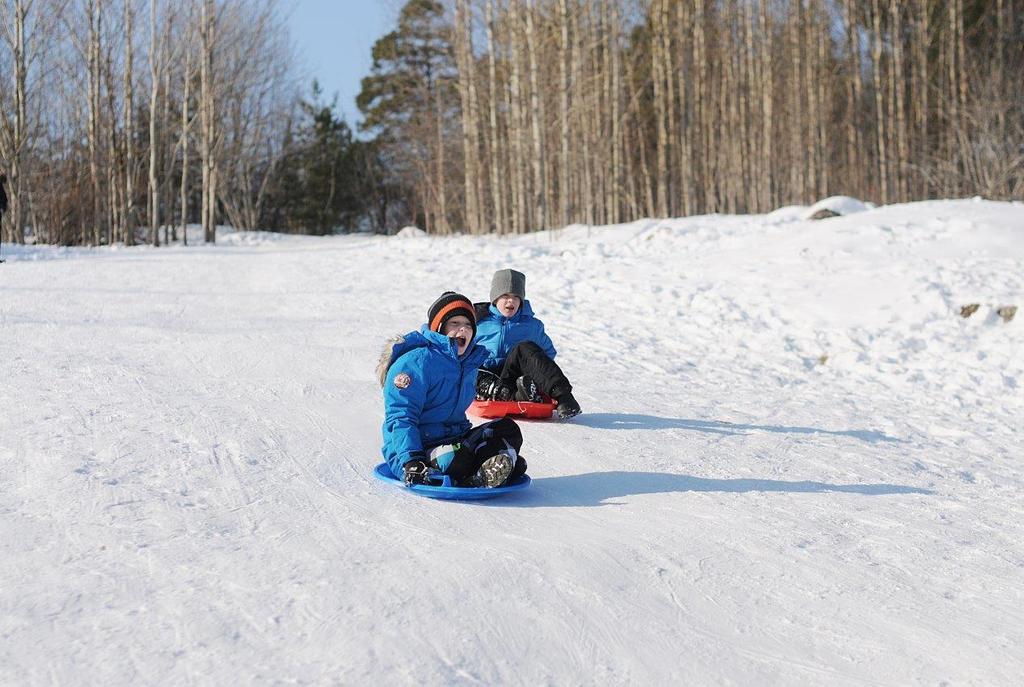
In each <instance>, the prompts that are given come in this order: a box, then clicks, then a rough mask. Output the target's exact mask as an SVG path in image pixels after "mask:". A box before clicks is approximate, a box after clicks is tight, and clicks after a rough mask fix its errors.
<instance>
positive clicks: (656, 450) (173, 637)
mask: <svg viewBox="0 0 1024 687" xmlns="http://www.w3.org/2000/svg"><path fill="white" fill-rule="evenodd" d="M4 255H5V256H6V257H7V258H8V262H7V263H6V264H4V265H0V405H2V412H0V637H2V639H3V641H2V642H0V684H5V685H37V684H38V685H42V684H96V685H101V684H102V685H108V684H117V685H136V684H208V685H228V684H231V685H235V684H301V685H315V684H353V685H356V684H426V685H449V684H510V685H541V684H551V685H566V684H601V685H606V684H635V685H653V684H663V685H667V684H716V685H721V684H735V685H755V684H758V685H760V684H782V685H821V684H830V685H875V684H885V685H909V684H922V685H937V684H947V683H948V684H977V685H1015V684H1019V680H1020V677H1021V675H1022V674H1024V476H1022V469H1021V466H1022V463H1021V458H1022V453H1024V451H1022V449H1024V442H1022V440H1021V435H1020V433H1019V432H1020V421H1021V418H1022V417H1024V390H1022V386H1024V358H1022V356H1021V351H1022V350H1024V349H1022V339H1024V329H1022V327H1024V315H1019V316H1018V317H1016V318H1015V319H1013V320H1011V321H1009V322H1004V321H1003V319H1002V318H1000V317H999V316H997V315H996V313H995V310H996V309H997V308H999V307H1001V306H1004V305H1022V304H1024V205H1022V204H1020V203H996V202H986V201H970V200H962V201H961V200H956V201H931V202H921V203H912V204H907V205H895V206H886V207H880V208H877V209H870V210H867V211H864V212H859V213H857V214H855V215H852V216H849V217H839V218H834V219H831V220H829V221H828V222H803V221H785V222H781V221H779V218H778V216H776V217H775V218H773V217H772V216H770V215H763V216H743V217H738V216H703V217H693V218H687V219H673V220H644V221H638V222H633V223H631V224H625V225H619V226H611V227H585V226H573V227H568V228H566V229H564V230H561V231H556V232H551V233H542V234H535V235H530V236H523V237H516V238H496V237H495V238H472V237H455V238H444V239H438V238H431V239H426V240H422V241H402V240H395V239H392V238H385V237H373V236H352V237H327V238H300V237H283V236H274V235H271V234H248V235H247V234H236V235H234V238H231V239H228V240H224V241H222V242H220V243H218V244H217V245H216V246H189V247H178V246H171V247H165V248H160V249H153V248H148V247H136V248H123V247H122V248H120V249H116V250H115V249H91V250H90V249H55V248H47V247H41V246H33V247H14V248H12V247H10V246H7V245H5V246H4ZM52 258H60V259H52ZM505 267H514V268H516V269H519V270H522V271H524V272H525V273H526V274H527V277H528V280H527V295H528V297H529V298H530V300H531V302H532V304H533V307H534V310H535V311H536V312H537V314H538V316H539V317H540V318H542V319H543V320H544V322H545V323H546V325H547V330H548V333H549V334H550V335H551V336H552V338H553V339H554V342H555V344H556V346H557V348H558V351H559V353H558V358H557V360H558V362H559V363H560V364H561V365H562V367H563V369H564V370H565V371H566V373H567V374H568V375H569V377H570V379H571V380H572V381H573V383H574V385H575V389H576V391H575V394H576V397H577V398H578V400H579V401H580V403H581V405H582V407H583V410H584V414H583V415H581V416H579V417H578V418H575V419H573V420H570V421H566V422H559V421H550V422H530V423H525V422H524V423H522V425H521V426H522V430H523V434H524V437H525V443H524V448H523V455H524V456H525V457H526V458H527V460H528V461H529V465H530V474H531V475H532V477H533V480H534V481H533V485H532V486H531V488H530V489H528V490H526V491H524V492H520V493H517V494H511V495H509V496H507V497H503V498H500V499H494V500H491V501H486V502H478V503H467V502H445V501H434V500H428V499H424V498H419V497H416V496H413V495H410V494H408V493H405V492H404V490H402V489H400V488H397V487H394V486H391V485H388V484H384V483H382V482H380V481H378V480H376V479H374V478H373V476H372V474H371V473H372V469H373V466H374V465H375V464H376V463H378V462H379V461H380V452H379V445H380V421H381V416H382V402H381V395H380V390H379V388H378V386H377V384H376V382H375V379H374V373H373V368H374V365H375V363H376V360H377V357H378V354H379V352H380V349H381V346H382V344H383V342H384V340H385V339H386V338H387V337H388V336H389V335H391V334H394V333H398V332H405V331H409V330H411V329H415V328H418V327H419V325H420V324H421V322H422V321H423V319H424V318H425V315H426V310H427V307H428V305H429V304H430V303H431V301H433V299H434V298H436V296H437V295H439V294H440V293H441V292H442V291H444V290H446V289H456V290H460V291H463V292H465V293H467V294H469V295H470V296H471V297H474V298H475V299H478V300H484V299H485V298H486V294H487V293H488V286H489V282H490V277H491V274H492V272H493V271H494V270H495V269H500V268H505ZM971 303H977V304H979V305H980V308H979V309H978V311H977V312H976V313H974V314H973V315H972V316H971V317H969V318H966V319H965V318H962V317H961V316H960V308H961V307H962V306H964V305H967V304H971Z"/></svg>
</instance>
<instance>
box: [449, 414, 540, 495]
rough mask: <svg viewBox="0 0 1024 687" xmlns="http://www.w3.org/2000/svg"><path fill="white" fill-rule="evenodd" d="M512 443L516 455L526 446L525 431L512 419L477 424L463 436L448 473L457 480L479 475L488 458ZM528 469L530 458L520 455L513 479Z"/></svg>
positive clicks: (510, 477) (504, 418)
mask: <svg viewBox="0 0 1024 687" xmlns="http://www.w3.org/2000/svg"><path fill="white" fill-rule="evenodd" d="M509 446H511V447H512V448H513V449H515V452H516V454H518V453H519V449H521V448H522V447H523V433H522V432H521V431H519V425H517V424H516V423H515V421H513V420H512V418H508V417H503V418H501V419H500V420H492V421H490V422H485V423H484V424H482V425H480V426H478V427H474V428H473V429H471V430H469V431H468V432H466V433H465V434H463V435H462V436H461V437H459V448H458V449H457V450H456V451H455V458H454V459H452V463H451V465H449V466H448V470H447V472H448V474H449V475H451V476H452V478H453V479H455V480H456V481H457V482H461V481H462V480H464V479H466V478H467V477H470V476H472V475H475V474H476V471H477V470H479V469H480V466H481V465H482V464H483V462H484V461H485V460H487V459H488V458H490V457H491V456H493V455H495V454H497V453H499V452H500V451H506V450H508V447H509ZM524 472H526V461H524V460H523V459H522V457H518V458H517V459H516V461H515V465H514V466H513V468H512V474H510V475H509V479H510V480H511V479H515V478H516V477H519V475H521V474H523V473H524Z"/></svg>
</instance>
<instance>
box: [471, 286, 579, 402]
mask: <svg viewBox="0 0 1024 687" xmlns="http://www.w3.org/2000/svg"><path fill="white" fill-rule="evenodd" d="M475 307H476V318H477V331H476V342H477V344H478V345H479V346H481V347H483V348H486V349H487V353H488V355H487V358H486V359H485V360H484V361H483V364H482V365H481V366H480V367H481V369H480V372H479V373H478V376H477V398H478V399H480V400H488V401H490V400H497V401H508V400H512V399H515V400H519V401H541V400H543V398H542V397H541V396H540V394H544V395H545V396H548V397H549V398H552V399H554V401H555V403H557V404H558V405H557V407H556V412H557V413H558V416H559V417H560V418H570V417H573V416H575V415H579V414H580V404H579V403H577V402H576V399H575V398H573V395H572V384H570V383H569V379H568V378H567V377H566V376H565V374H564V373H563V372H562V370H561V368H560V367H558V365H557V364H556V363H555V355H556V353H557V352H556V351H555V346H554V344H552V343H551V338H550V337H549V336H548V335H547V334H546V333H545V332H544V323H543V322H541V321H540V320H539V319H538V318H536V317H535V316H534V314H533V308H532V307H530V301H528V300H526V275H525V274H523V273H522V272H517V271H516V270H511V269H504V270H498V271H497V272H495V273H494V277H493V278H492V279H491V301H490V303H476V304H475Z"/></svg>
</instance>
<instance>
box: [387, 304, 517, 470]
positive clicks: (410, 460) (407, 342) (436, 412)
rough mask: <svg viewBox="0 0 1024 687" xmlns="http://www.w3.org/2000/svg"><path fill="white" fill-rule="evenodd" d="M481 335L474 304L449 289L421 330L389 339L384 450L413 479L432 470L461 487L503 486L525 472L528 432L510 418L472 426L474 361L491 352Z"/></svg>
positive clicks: (389, 461)
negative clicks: (478, 340) (469, 416)
mask: <svg viewBox="0 0 1024 687" xmlns="http://www.w3.org/2000/svg"><path fill="white" fill-rule="evenodd" d="M476 334H477V324H476V316H475V312H474V309H473V304H472V303H471V302H470V300H469V299H468V298H466V297H465V296H463V295H461V294H458V293H455V292H453V291H446V292H445V293H444V294H442V295H441V297H440V298H438V299H437V300H436V301H434V303H433V304H432V305H431V306H430V309H429V310H428V311H427V323H426V324H424V325H423V326H422V327H421V328H420V330H419V331H414V332H409V333H408V334H406V335H405V336H403V337H399V338H398V339H396V340H394V341H390V342H389V343H388V345H387V346H386V347H385V349H384V351H383V353H382V354H381V359H380V363H379V365H378V366H377V373H378V378H379V380H380V383H381V386H382V388H383V390H384V424H383V426H382V428H381V431H382V433H383V436H384V444H383V446H382V447H381V452H382V453H383V454H384V459H385V460H386V461H387V464H388V467H389V468H390V470H391V472H392V474H394V475H395V476H396V477H398V478H400V479H402V480H403V481H404V482H405V483H406V484H407V485H409V486H412V485H415V484H426V483H428V482H429V480H430V475H431V473H432V472H441V473H443V474H447V475H449V476H451V478H452V480H453V481H454V482H455V483H456V484H457V485H459V486H463V487H499V486H501V485H503V484H507V483H508V482H510V481H512V480H515V479H517V478H518V477H520V476H521V475H523V474H525V473H526V461H525V460H523V458H522V456H520V455H519V450H520V448H522V445H523V435H522V433H521V432H520V431H519V427H518V426H517V425H516V423H515V422H514V421H513V420H511V419H510V418H502V419H500V420H494V421H492V422H488V423H486V424H483V425H480V426H478V427H473V426H472V425H470V422H469V420H468V419H466V409H467V408H468V407H469V404H470V403H472V402H473V398H474V396H475V395H476V391H475V386H476V376H477V368H478V367H479V366H480V364H481V363H483V361H484V359H485V358H486V357H487V355H488V354H487V350H486V349H485V348H482V347H481V346H478V345H477V344H476V341H475V340H474V339H475V338H476Z"/></svg>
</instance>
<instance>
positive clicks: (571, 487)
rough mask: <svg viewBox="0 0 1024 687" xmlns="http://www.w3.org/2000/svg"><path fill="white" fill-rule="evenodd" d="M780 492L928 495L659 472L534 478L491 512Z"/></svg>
mask: <svg viewBox="0 0 1024 687" xmlns="http://www.w3.org/2000/svg"><path fill="white" fill-rule="evenodd" d="M687 491H692V492H718V493H734V494H745V493H749V492H786V493H793V494H825V493H845V494H860V495H862V496H892V495H896V494H925V495H928V494H933V493H934V492H932V491H931V490H928V489H921V488H918V487H909V486H903V485H899V484H828V483H825V482H808V481H803V482H784V481H780V480H771V479H707V478H704V477H693V476H691V475H674V474H671V473H665V472H625V471H613V472H587V473H583V474H579V475H564V476H561V477H540V478H536V479H534V480H533V485H532V487H531V488H530V489H528V490H526V491H524V492H521V493H519V494H517V495H516V497H515V498H511V499H499V500H497V501H496V502H494V505H495V506H512V507H528V506H557V507H561V506H570V507H579V506H606V505H615V504H614V502H609V501H608V499H614V498H618V497H624V496H637V495H640V494H667V493H676V492H687Z"/></svg>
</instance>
